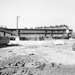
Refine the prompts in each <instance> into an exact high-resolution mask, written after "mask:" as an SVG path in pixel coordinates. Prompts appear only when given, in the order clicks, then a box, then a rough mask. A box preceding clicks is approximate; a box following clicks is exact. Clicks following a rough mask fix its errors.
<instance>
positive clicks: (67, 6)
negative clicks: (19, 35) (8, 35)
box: [0, 0, 75, 31]
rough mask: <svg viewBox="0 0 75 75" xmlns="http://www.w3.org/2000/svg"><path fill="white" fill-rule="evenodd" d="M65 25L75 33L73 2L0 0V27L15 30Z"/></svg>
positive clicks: (74, 7)
mask: <svg viewBox="0 0 75 75" xmlns="http://www.w3.org/2000/svg"><path fill="white" fill-rule="evenodd" d="M17 16H20V17H19V18H18V27H19V28H25V27H27V28H30V27H33V28H35V27H39V26H55V25H63V24H66V25H68V26H69V28H70V29H73V30H74V31H75V0H0V26H4V27H5V26H6V27H7V28H16V24H17V23H16V21H17V18H16V17H17Z"/></svg>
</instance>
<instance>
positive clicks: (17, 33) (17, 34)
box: [16, 16, 20, 36]
mask: <svg viewBox="0 0 75 75" xmlns="http://www.w3.org/2000/svg"><path fill="white" fill-rule="evenodd" d="M19 17H20V16H17V17H16V19H17V22H16V26H17V36H19V35H18V33H19V32H18V18H19Z"/></svg>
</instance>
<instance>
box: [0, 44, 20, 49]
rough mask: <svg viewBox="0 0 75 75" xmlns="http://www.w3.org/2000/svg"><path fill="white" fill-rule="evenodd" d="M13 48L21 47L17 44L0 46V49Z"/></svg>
mask: <svg viewBox="0 0 75 75" xmlns="http://www.w3.org/2000/svg"><path fill="white" fill-rule="evenodd" d="M15 46H21V45H19V44H7V45H0V48H5V47H15Z"/></svg>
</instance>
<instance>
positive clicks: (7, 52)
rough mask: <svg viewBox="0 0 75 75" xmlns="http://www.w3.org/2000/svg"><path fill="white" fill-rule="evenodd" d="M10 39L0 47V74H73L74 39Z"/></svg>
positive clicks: (74, 62) (74, 58)
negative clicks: (60, 42)
mask: <svg viewBox="0 0 75 75" xmlns="http://www.w3.org/2000/svg"><path fill="white" fill-rule="evenodd" d="M54 41H55V40H46V41H16V42H15V41H11V44H19V45H16V46H15V45H14V46H8V47H4V48H0V75H75V40H63V41H64V43H65V44H64V45H62V44H57V45H55V44H53V42H54Z"/></svg>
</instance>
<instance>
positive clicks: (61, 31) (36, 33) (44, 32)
mask: <svg viewBox="0 0 75 75" xmlns="http://www.w3.org/2000/svg"><path fill="white" fill-rule="evenodd" d="M66 30H67V26H63V27H60V26H58V27H56V26H55V27H50V28H49V27H45V28H39V29H18V30H17V29H15V28H14V29H12V28H0V34H1V35H3V36H9V37H13V36H14V35H18V36H19V37H52V38H55V37H58V36H59V37H60V36H61V37H62V35H65V34H66ZM68 30H69V37H71V35H72V32H73V30H72V29H69V28H68Z"/></svg>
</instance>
